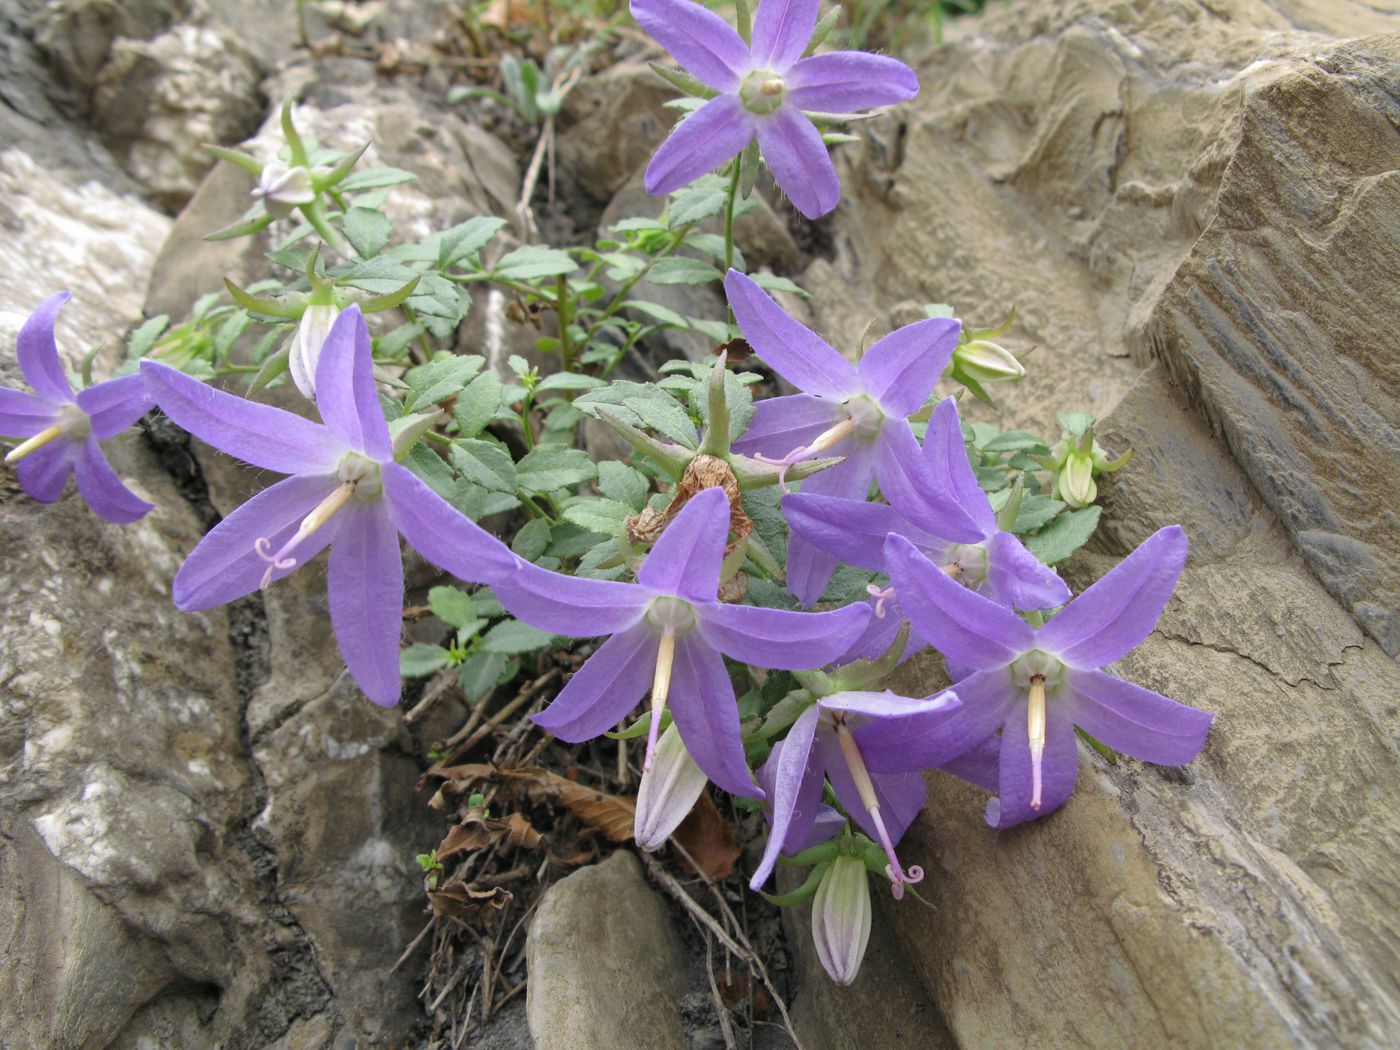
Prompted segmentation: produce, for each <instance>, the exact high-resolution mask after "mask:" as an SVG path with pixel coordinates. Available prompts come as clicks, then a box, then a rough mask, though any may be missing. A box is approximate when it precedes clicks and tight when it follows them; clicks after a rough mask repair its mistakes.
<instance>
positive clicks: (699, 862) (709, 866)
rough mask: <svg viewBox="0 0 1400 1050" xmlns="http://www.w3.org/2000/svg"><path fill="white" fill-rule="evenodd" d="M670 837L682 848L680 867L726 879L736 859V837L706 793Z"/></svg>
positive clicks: (737, 850) (699, 873)
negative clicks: (690, 862)
mask: <svg viewBox="0 0 1400 1050" xmlns="http://www.w3.org/2000/svg"><path fill="white" fill-rule="evenodd" d="M671 837H672V838H674V839H675V840H676V842H677V843H679V844H680V847H681V848H682V849H683V850H685V853H683V854H681V857H680V861H681V866H682V867H683V868H685V869H686V870H687V871H690V872H693V873H694V874H696V875H706V876H708V877H709V878H711V879H715V880H716V881H718V880H719V879H726V878H728V877H729V873H730V872H732V871H733V870H734V862H735V861H736V860H738V859H739V836H738V835H737V834H736V833H735V831H734V825H733V824H731V823H729V821H727V820H725V819H724V817H722V816H721V815H720V812H719V809H718V807H716V806H715V803H714V799H712V798H710V796H709V794H708V793H706V794H703V795H701V796H700V799H699V801H697V802H696V803H695V805H694V807H693V808H692V809H691V811H690V812H689V813H687V814H686V817H685V819H684V820H683V821H681V823H680V826H679V827H677V828H676V830H675V831H674V832H672V834H671ZM686 854H689V855H690V858H691V859H692V860H694V861H695V865H694V867H692V866H691V865H690V864H689V863H687V861H686Z"/></svg>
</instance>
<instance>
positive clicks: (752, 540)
mask: <svg viewBox="0 0 1400 1050" xmlns="http://www.w3.org/2000/svg"><path fill="white" fill-rule="evenodd" d="M744 548H745V549H746V550H747V551H748V555H749V558H750V560H751V561H752V562H753V563H754V564H755V565H757V566H758V567H759V568H760V569H761V570H763V572H764V573H765V574H766V575H767V576H768V578H769V579H771V580H777V581H778V582H779V583H784V582H786V580H787V574H786V573H785V572H784V571H783V567H782V566H781V565H780V564H778V559H777V558H775V557H773V552H772V551H770V550H769V549H768V545H767V544H766V543H764V542H763V538H762V537H761V536H759V534H758V530H756V529H755V530H754V531H753V532H751V533H749V534H748V535H747V536H745V537H744Z"/></svg>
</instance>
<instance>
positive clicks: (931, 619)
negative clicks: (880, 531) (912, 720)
mask: <svg viewBox="0 0 1400 1050" xmlns="http://www.w3.org/2000/svg"><path fill="white" fill-rule="evenodd" d="M885 564H886V565H887V566H888V567H889V574H890V581H891V582H892V583H893V584H894V589H895V593H896V594H898V595H899V604H900V605H901V606H902V607H903V608H904V615H906V616H908V617H909V622H910V623H911V624H913V626H914V630H916V631H918V632H919V634H920V635H922V636H923V638H924V640H925V641H927V642H928V643H929V644H930V645H932V646H933V647H934V648H935V649H937V650H939V651H940V652H942V653H943V654H944V655H946V656H948V657H950V658H951V659H953V660H955V661H957V662H958V663H960V664H965V665H967V666H969V667H975V668H977V669H978V670H985V669H988V668H1000V667H1005V666H1006V665H1007V664H1009V663H1010V662H1011V661H1012V660H1014V659H1016V657H1018V656H1020V655H1021V654H1022V653H1026V652H1029V651H1030V650H1031V649H1033V648H1035V647H1036V636H1035V632H1034V631H1032V630H1031V628H1030V627H1028V626H1027V625H1026V622H1025V621H1024V620H1022V619H1021V618H1020V617H1019V616H1017V615H1016V614H1015V613H1014V612H1012V611H1011V610H1010V609H1007V608H1005V607H1004V606H1000V605H998V604H997V603H996V602H994V601H991V600H990V599H988V598H984V597H982V596H981V595H980V594H977V593H975V592H973V591H970V590H968V589H967V588H966V587H964V586H963V585H962V584H960V583H958V582H957V581H955V580H953V579H951V578H949V577H948V576H947V575H946V574H945V573H943V572H942V571H941V570H939V569H937V568H935V567H934V565H933V563H932V562H930V561H929V560H928V559H927V558H925V557H924V556H923V555H922V554H920V553H919V552H918V550H917V549H916V548H915V547H914V545H913V544H912V543H910V542H909V541H908V540H906V539H905V538H904V537H903V536H891V537H890V538H889V539H888V540H886V541H885Z"/></svg>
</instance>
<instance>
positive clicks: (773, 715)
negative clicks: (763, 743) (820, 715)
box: [749, 689, 815, 740]
mask: <svg viewBox="0 0 1400 1050" xmlns="http://www.w3.org/2000/svg"><path fill="white" fill-rule="evenodd" d="M814 702H815V698H814V697H813V696H812V694H811V693H809V692H808V691H807V690H805V689H795V690H793V691H792V692H791V693H788V695H787V696H785V697H783V698H782V699H781V700H779V701H778V702H777V703H776V704H774V705H773V706H772V707H771V708H770V709H769V711H768V713H767V714H766V715H764V716H763V724H762V725H760V726H759V727H758V728H757V729H756V730H754V731H753V732H752V733H751V734H749V735H750V736H752V737H753V738H754V739H756V740H771V739H772V738H773V737H775V736H777V735H778V734H779V733H781V732H782V731H783V730H784V729H786V728H787V727H788V726H790V725H792V724H793V723H794V722H796V721H797V720H798V719H799V718H800V717H802V712H803V711H805V710H807V708H809V707H811V706H812V704H813V703H814Z"/></svg>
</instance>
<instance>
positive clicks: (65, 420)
mask: <svg viewBox="0 0 1400 1050" xmlns="http://www.w3.org/2000/svg"><path fill="white" fill-rule="evenodd" d="M91 430H92V420H91V419H90V418H88V414H87V413H86V412H84V411H83V410H82V409H81V408H79V407H78V406H77V405H75V404H70V405H64V406H63V407H62V408H60V409H59V410H58V414H57V415H56V416H54V421H53V424H52V425H50V426H47V427H45V428H44V429H43V430H41V431H39V433H37V434H35V435H34V436H33V437H31V438H29V439H28V440H25V441H22V442H20V443H19V444H18V445H16V446H15V447H14V448H12V449H10V451H9V452H8V453H6V454H5V462H6V463H18V462H19V461H20V460H22V459H23V458H24V457H25V456H27V455H29V454H30V453H32V452H38V451H39V450H40V449H41V448H43V447H44V446H45V445H47V444H48V443H49V442H51V441H57V440H58V439H59V438H67V439H68V440H69V441H85V440H86V439H87V436H88V434H89V432H90V431H91Z"/></svg>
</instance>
